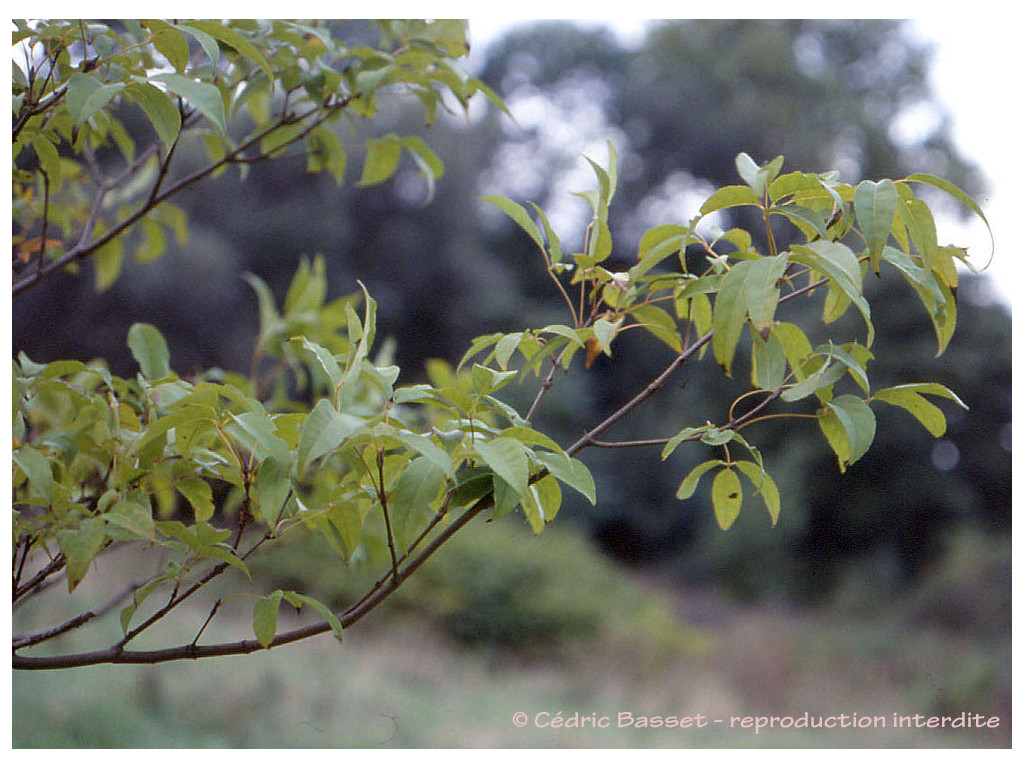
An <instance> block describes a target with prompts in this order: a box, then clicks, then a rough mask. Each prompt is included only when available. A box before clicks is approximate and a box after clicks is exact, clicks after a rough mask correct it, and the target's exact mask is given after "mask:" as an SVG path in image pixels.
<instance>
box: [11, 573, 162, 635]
mask: <svg viewBox="0 0 1024 768" xmlns="http://www.w3.org/2000/svg"><path fill="white" fill-rule="evenodd" d="M140 586H142V584H141V583H140V584H132V585H130V586H128V587H126V588H125V589H123V590H122V591H121V592H120V593H119V594H117V595H116V596H115V597H112V598H111V599H110V600H108V601H107V602H106V603H104V604H103V605H101V606H100V607H99V608H96V609H95V610H92V611H85V612H84V613H80V614H79V615H78V616H75V617H74V618H71V619H68V620H67V621H64V622H61V623H60V624H58V625H56V626H54V627H50V628H49V629H44V630H41V631H39V632H33V633H31V634H27V635H15V636H14V637H13V638H12V641H13V642H12V647H13V648H14V649H15V650H17V649H18V648H27V647H28V646H31V645H38V644H39V643H42V642H45V641H47V640H52V639H53V638H55V637H59V636H60V635H63V634H66V633H67V632H70V631H72V630H75V629H78V628H79V627H81V626H84V625H85V624H87V623H89V622H90V621H92V620H93V619H98V618H99V617H100V616H104V615H106V614H107V613H110V611H112V610H113V609H114V608H116V607H117V606H118V605H120V604H121V601H122V600H124V599H125V598H126V597H128V595H130V594H132V593H133V592H134V591H135V590H136V589H138V588H139V587H140Z"/></svg>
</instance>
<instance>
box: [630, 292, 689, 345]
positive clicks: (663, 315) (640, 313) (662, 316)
mask: <svg viewBox="0 0 1024 768" xmlns="http://www.w3.org/2000/svg"><path fill="white" fill-rule="evenodd" d="M630 314H631V315H633V317H634V318H635V319H636V321H637V322H639V323H642V324H643V326H644V330H646V331H647V332H648V333H650V334H651V335H653V336H655V337H656V338H658V339H660V340H661V341H663V342H664V343H665V344H667V345H668V347H669V348H670V349H672V351H674V352H676V353H680V352H682V351H683V339H682V337H681V336H680V334H679V328H678V326H676V321H675V320H674V319H673V318H672V315H670V314H669V313H668V312H666V311H665V310H663V309H662V308H661V307H657V306H655V305H653V304H643V305H640V306H638V307H634V308H632V309H630Z"/></svg>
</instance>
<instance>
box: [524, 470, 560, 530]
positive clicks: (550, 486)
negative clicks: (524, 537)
mask: <svg viewBox="0 0 1024 768" xmlns="http://www.w3.org/2000/svg"><path fill="white" fill-rule="evenodd" d="M521 506H522V507H523V511H524V512H525V513H526V519H527V521H528V522H529V523H530V525H531V527H532V528H533V532H534V533H536V534H538V535H539V534H540V533H541V532H542V531H543V530H544V526H545V525H547V524H548V523H550V522H551V521H552V520H554V519H555V515H557V514H558V510H559V509H560V508H561V506H562V489H561V488H560V487H559V485H558V481H557V480H555V478H553V477H551V476H550V475H548V476H546V477H542V478H541V479H540V480H538V481H537V482H535V483H534V484H533V485H531V486H530V489H529V493H528V494H527V495H526V497H524V498H523V499H522V500H521Z"/></svg>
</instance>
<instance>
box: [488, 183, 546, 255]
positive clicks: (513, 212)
mask: <svg viewBox="0 0 1024 768" xmlns="http://www.w3.org/2000/svg"><path fill="white" fill-rule="evenodd" d="M480 199H481V200H483V201H485V202H488V203H491V204H492V205H495V206H497V207H498V208H500V209H501V211H502V212H503V213H504V214H505V215H506V216H508V217H509V218H510V219H512V221H514V222H515V223H516V224H518V225H519V226H520V228H521V229H522V230H523V231H524V232H526V234H528V235H529V236H530V239H531V240H533V242H535V243H536V244H537V247H538V248H540V250H541V252H542V253H545V257H546V251H545V250H544V237H543V236H542V235H541V232H540V228H539V227H538V226H537V224H536V223H535V222H534V220H533V219H531V218H530V214H528V213H527V212H526V209H525V208H523V206H521V205H519V203H515V202H513V201H512V200H509V199H508V198H507V197H502V196H501V195H489V196H486V197H481V198H480Z"/></svg>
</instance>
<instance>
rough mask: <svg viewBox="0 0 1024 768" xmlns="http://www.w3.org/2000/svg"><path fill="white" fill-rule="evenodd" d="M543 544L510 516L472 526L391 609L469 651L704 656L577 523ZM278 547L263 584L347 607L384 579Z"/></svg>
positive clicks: (259, 568)
mask: <svg viewBox="0 0 1024 768" xmlns="http://www.w3.org/2000/svg"><path fill="white" fill-rule="evenodd" d="M527 538H530V539H535V538H536V537H534V535H533V533H532V532H531V531H530V530H529V529H528V528H527V527H526V526H524V525H523V524H522V523H519V522H517V521H516V520H514V519H511V518H503V519H501V520H498V521H495V522H493V523H489V524H487V523H478V524H474V525H470V526H468V527H467V528H466V529H465V530H464V531H463V532H462V533H461V534H460V535H459V536H457V537H454V538H453V539H452V540H451V541H449V542H448V543H447V544H446V545H445V546H444V547H443V548H442V549H441V550H439V551H438V553H437V554H436V555H435V556H434V557H432V558H431V559H430V560H429V561H427V563H426V564H425V565H424V566H423V567H422V568H421V569H420V570H419V571H418V572H417V573H416V575H415V576H414V577H413V578H412V579H410V580H409V581H408V582H407V583H405V584H403V585H402V587H401V589H400V590H398V592H397V593H395V597H394V600H393V601H392V602H391V604H390V605H385V606H382V609H381V613H382V614H383V612H385V611H391V612H392V615H393V613H394V612H399V611H400V612H402V613H404V614H407V615H415V616H419V617H422V618H425V619H428V620H430V621H432V622H435V623H436V624H437V625H438V626H441V627H443V628H444V630H445V631H446V632H448V633H450V634H451V636H452V637H453V638H455V639H457V640H458V641H459V642H460V643H462V644H464V645H466V646H469V647H475V648H487V649H499V650H506V651H515V652H537V651H539V652H543V651H559V650H564V649H566V648H568V647H569V646H572V645H578V644H588V643H595V642H599V641H602V640H607V641H611V642H614V643H615V644H625V645H629V646H630V647H632V648H634V649H636V650H638V651H645V652H647V653H655V652H669V653H688V652H699V651H700V650H702V649H703V648H705V647H706V646H707V640H706V638H705V637H704V636H703V634H702V633H700V632H697V631H695V630H693V629H690V628H687V627H685V626H684V625H683V624H682V623H681V622H680V621H679V619H678V618H677V616H676V613H675V611H674V610H673V608H672V606H671V604H670V602H669V601H668V599H667V598H666V597H665V596H664V595H662V594H660V593H655V592H653V591H647V590H645V589H644V587H643V586H642V585H641V584H640V583H638V582H637V580H636V579H635V578H633V577H632V575H631V574H629V573H628V572H627V571H626V570H625V569H623V568H622V567H621V566H619V565H617V564H615V563H613V562H612V561H611V560H610V559H609V558H607V557H606V556H604V555H601V554H600V553H599V552H597V551H596V550H595V549H594V547H593V546H592V545H591V544H590V543H589V542H588V541H587V540H586V538H585V537H584V535H583V533H582V532H581V531H578V530H577V529H576V528H574V527H573V526H571V525H570V524H563V525H557V526H552V527H550V528H549V529H548V530H547V531H545V534H544V536H543V537H540V538H537V539H536V540H535V541H533V542H529V543H530V546H524V543H526V542H524V539H527ZM296 544H297V540H296V541H293V542H292V543H291V544H290V545H289V546H287V547H280V548H271V549H269V550H268V551H267V552H266V553H264V554H262V555H261V556H260V557H259V558H258V560H257V562H255V563H254V567H253V571H254V576H255V577H256V578H268V580H271V581H273V582H274V583H276V584H281V585H285V586H284V588H287V589H295V590H296V591H303V592H305V593H309V594H315V595H317V596H318V597H319V598H320V599H321V600H324V601H325V602H327V603H328V604H329V605H331V606H332V607H333V606H341V605H344V604H346V603H347V602H350V601H351V600H352V599H353V598H355V597H357V596H358V595H359V594H362V593H363V592H364V591H365V590H366V588H367V587H369V586H370V585H371V584H372V581H373V578H375V576H376V574H371V572H370V571H369V570H366V571H363V570H361V569H360V568H359V566H358V564H356V565H354V566H353V567H349V568H344V567H343V566H342V565H341V564H340V563H339V561H338V559H337V556H336V555H334V553H333V552H331V551H330V549H329V548H328V547H327V546H326V545H325V544H324V543H323V541H322V540H321V539H320V538H319V537H316V536H312V535H309V536H306V537H305V540H304V541H303V542H302V546H301V547H300V546H296Z"/></svg>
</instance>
